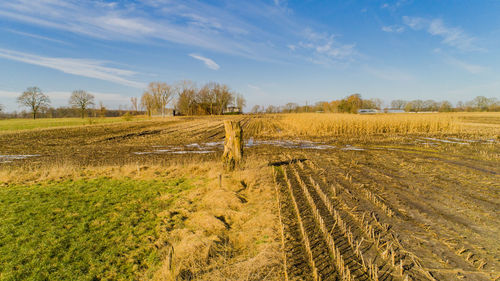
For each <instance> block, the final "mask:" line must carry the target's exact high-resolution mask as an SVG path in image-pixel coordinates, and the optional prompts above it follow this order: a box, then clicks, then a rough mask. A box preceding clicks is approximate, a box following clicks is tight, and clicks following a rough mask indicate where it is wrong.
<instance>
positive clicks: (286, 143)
mask: <svg viewBox="0 0 500 281" xmlns="http://www.w3.org/2000/svg"><path fill="white" fill-rule="evenodd" d="M258 145H272V146H278V147H283V148H298V149H332V148H335V146H333V145H327V144H323V143H319V142H312V141H308V140H294V141H292V140H254V139H253V138H250V139H249V140H248V142H247V143H246V144H245V147H253V146H258Z"/></svg>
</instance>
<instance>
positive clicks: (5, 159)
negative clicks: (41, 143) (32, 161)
mask: <svg viewBox="0 0 500 281" xmlns="http://www.w3.org/2000/svg"><path fill="white" fill-rule="evenodd" d="M38 156H40V155H38V154H31V155H29V154H28V155H0V163H10V162H13V161H14V160H23V159H27V158H31V157H38Z"/></svg>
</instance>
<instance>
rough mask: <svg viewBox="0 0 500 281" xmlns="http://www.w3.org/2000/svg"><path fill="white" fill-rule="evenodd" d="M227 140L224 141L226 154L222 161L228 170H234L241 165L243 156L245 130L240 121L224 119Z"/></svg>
mask: <svg viewBox="0 0 500 281" xmlns="http://www.w3.org/2000/svg"><path fill="white" fill-rule="evenodd" d="M224 129H225V131H226V140H225V141H224V154H223V155H222V161H223V162H224V168H225V169H226V170H227V171H232V170H234V169H235V168H236V167H238V166H239V164H240V163H241V160H242V158H243V131H242V130H241V126H240V122H239V121H230V120H227V121H224Z"/></svg>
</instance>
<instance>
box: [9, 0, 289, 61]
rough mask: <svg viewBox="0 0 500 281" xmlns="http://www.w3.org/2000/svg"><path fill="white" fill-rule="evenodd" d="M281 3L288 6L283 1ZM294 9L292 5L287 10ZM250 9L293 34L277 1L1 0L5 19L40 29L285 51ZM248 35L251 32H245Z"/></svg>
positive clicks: (249, 51)
mask: <svg viewBox="0 0 500 281" xmlns="http://www.w3.org/2000/svg"><path fill="white" fill-rule="evenodd" d="M280 4H281V5H283V4H286V3H285V2H282V1H280ZM287 10H288V9H287ZM240 12H245V13H246V14H247V15H248V16H250V17H258V21H259V22H265V23H266V25H269V24H272V25H275V26H279V27H280V30H281V31H283V32H284V33H288V34H290V33H293V32H295V29H294V27H293V25H294V24H296V23H293V24H291V21H290V20H289V19H288V15H289V13H288V12H287V11H285V10H284V9H283V8H282V7H278V6H275V5H274V3H272V2H271V3H265V2H247V3H240V4H238V5H232V4H230V3H223V4H222V7H220V6H217V5H211V4H205V3H200V2H198V1H191V0H185V1H170V0H143V1H140V3H136V4H130V3H125V2H113V3H109V4H106V3H103V1H61V0H40V1H31V0H11V1H0V17H3V18H6V19H9V20H14V21H18V22H22V23H25V24H26V23H27V24H31V25H35V26H37V27H46V28H53V29H58V30H63V31H69V32H72V33H76V34H80V35H85V36H90V37H93V38H98V39H102V40H110V41H117V40H118V41H132V42H139V43H141V44H151V43H157V42H155V41H163V42H171V43H176V44H181V45H189V46H195V47H201V48H204V49H208V50H212V51H217V52H222V53H227V54H232V55H238V56H243V57H248V58H253V59H257V60H266V59H274V60H275V59H276V57H277V56H278V55H279V54H280V52H279V51H278V50H275V49H274V48H272V46H269V45H266V44H263V42H266V41H268V40H271V39H274V38H276V34H275V33H273V32H270V31H269V30H266V29H262V28H261V25H256V24H255V23H254V22H256V21H255V19H254V18H251V19H242V18H241V17H238V16H237V14H239V13H240ZM242 35H245V36H242Z"/></svg>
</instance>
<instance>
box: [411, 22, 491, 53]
mask: <svg viewBox="0 0 500 281" xmlns="http://www.w3.org/2000/svg"><path fill="white" fill-rule="evenodd" d="M403 23H404V24H406V25H407V26H409V27H410V28H411V29H413V30H425V31H427V33H429V34H431V35H433V36H439V37H441V38H442V43H443V44H446V45H448V46H451V47H455V48H457V49H459V50H462V51H480V50H483V49H482V48H479V47H478V46H476V45H475V43H476V42H475V41H476V39H475V38H474V37H472V36H470V35H468V34H466V33H465V32H464V31H463V30H462V29H460V28H458V27H449V26H446V25H445V24H444V22H443V20H442V19H425V18H421V17H408V16H404V17H403Z"/></svg>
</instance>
